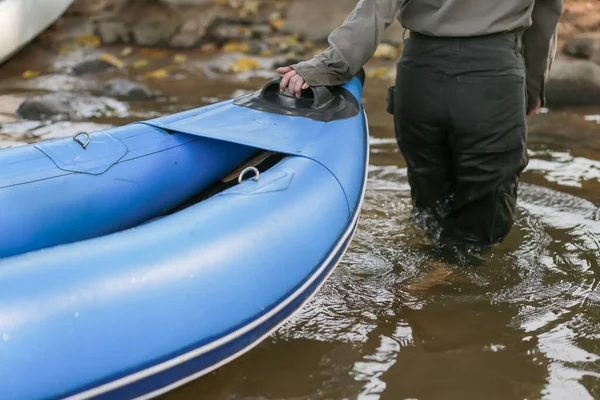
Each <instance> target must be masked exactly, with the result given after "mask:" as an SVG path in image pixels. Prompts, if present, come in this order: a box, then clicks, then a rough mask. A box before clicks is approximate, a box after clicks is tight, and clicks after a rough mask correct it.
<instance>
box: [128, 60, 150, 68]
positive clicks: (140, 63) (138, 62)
mask: <svg viewBox="0 0 600 400" xmlns="http://www.w3.org/2000/svg"><path fill="white" fill-rule="evenodd" d="M146 65H148V60H146V59H144V58H141V59H139V60H136V61H134V62H133V63H132V64H131V66H132V67H133V68H136V69H137V68H144V67H145V66H146Z"/></svg>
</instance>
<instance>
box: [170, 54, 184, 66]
mask: <svg viewBox="0 0 600 400" xmlns="http://www.w3.org/2000/svg"><path fill="white" fill-rule="evenodd" d="M186 61H187V56H186V55H185V54H175V55H174V56H173V62H176V63H178V64H181V63H184V62H186Z"/></svg>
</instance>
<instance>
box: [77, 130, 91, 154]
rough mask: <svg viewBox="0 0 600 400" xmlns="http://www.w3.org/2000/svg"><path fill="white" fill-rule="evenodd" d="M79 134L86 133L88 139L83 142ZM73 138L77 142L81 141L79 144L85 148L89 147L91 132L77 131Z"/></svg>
mask: <svg viewBox="0 0 600 400" xmlns="http://www.w3.org/2000/svg"><path fill="white" fill-rule="evenodd" d="M79 135H85V136H86V138H87V140H86V141H85V143H84V142H82V141H81V140H79V138H78V136H79ZM73 140H74V141H76V142H77V143H79V145H80V146H81V147H82V148H83V149H84V150H85V148H86V147H87V145H88V144H90V140H91V138H90V134H89V133H87V132H77V133H76V134H74V135H73Z"/></svg>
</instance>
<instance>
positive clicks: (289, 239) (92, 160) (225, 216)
mask: <svg viewBox="0 0 600 400" xmlns="http://www.w3.org/2000/svg"><path fill="white" fill-rule="evenodd" d="M361 91H362V82H361V80H360V79H359V78H354V79H353V80H352V81H351V82H349V83H347V84H345V85H342V86H340V87H332V88H317V89H311V90H310V91H308V92H307V93H305V95H303V97H302V98H300V99H297V98H295V97H291V96H288V95H286V94H280V93H279V90H278V82H277V81H274V82H271V83H269V84H267V85H266V86H265V87H264V88H263V89H261V90H259V91H257V92H255V93H251V94H249V95H246V96H243V97H240V98H237V99H235V100H229V101H225V102H221V103H218V104H214V105H211V106H207V107H202V108H198V109H195V110H191V111H186V112H183V113H179V114H175V115H170V116H166V117H161V118H157V119H153V120H148V121H143V122H137V123H133V124H130V125H126V126H123V127H119V128H115V129H109V130H106V131H101V132H95V133H89V134H88V133H81V134H79V135H76V136H75V137H73V138H64V139H56V140H52V141H48V142H42V143H38V144H33V145H26V146H22V147H17V148H12V149H6V150H2V151H0V226H2V230H1V232H0V235H1V238H0V239H1V240H0V246H1V252H2V257H3V258H1V259H0V376H2V379H0V393H2V396H1V397H2V399H3V400H11V399H58V398H61V399H64V398H67V399H89V398H110V399H131V398H143V399H145V398H152V397H155V396H158V395H160V394H162V393H165V392H167V391H169V390H172V389H174V388H176V387H178V386H180V385H183V384H185V383H187V382H190V381H191V380H193V379H196V378H198V377H200V376H202V375H204V374H206V373H208V372H210V371H212V370H214V369H216V368H218V367H219V366H221V365H224V364H225V363H228V362H230V361H232V360H233V359H235V358H236V357H239V356H240V355H241V354H243V353H244V352H246V351H248V350H249V349H250V348H252V347H253V346H255V345H256V344H258V343H259V342H260V341H261V340H263V339H264V338H266V337H267V336H268V335H269V334H270V333H271V332H273V331H274V330H276V329H277V328H278V327H279V326H281V325H282V324H283V323H284V322H285V321H287V320H288V319H289V318H290V317H291V316H292V315H293V314H294V313H295V312H296V311H298V310H299V309H300V308H301V307H302V305H303V304H304V303H305V302H306V301H308V300H309V299H310V298H311V296H313V295H314V294H315V293H316V291H317V290H318V289H319V287H320V286H321V285H322V284H323V283H324V282H325V280H326V279H327V277H328V276H329V274H331V272H332V271H333V269H334V268H335V266H336V265H337V263H338V262H339V261H340V259H341V257H342V255H343V254H344V252H345V250H346V248H347V247H348V245H349V243H350V241H351V238H352V235H353V233H354V231H355V229H356V226H357V222H358V219H359V214H360V208H361V202H362V198H363V195H364V192H365V185H366V177H367V165H368V154H369V151H368V129H367V121H366V114H365V112H364V109H363V107H362V105H361V101H360V94H361Z"/></svg>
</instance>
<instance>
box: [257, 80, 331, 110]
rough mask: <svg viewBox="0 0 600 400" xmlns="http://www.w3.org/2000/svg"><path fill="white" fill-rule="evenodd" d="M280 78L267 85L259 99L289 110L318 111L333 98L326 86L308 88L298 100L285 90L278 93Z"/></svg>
mask: <svg viewBox="0 0 600 400" xmlns="http://www.w3.org/2000/svg"><path fill="white" fill-rule="evenodd" d="M280 83H281V78H279V79H275V80H272V81H271V82H269V83H267V84H266V85H265V86H264V87H263V89H262V91H261V93H260V97H261V98H263V99H264V100H267V101H273V102H277V103H280V104H281V105H285V106H287V107H290V108H307V107H308V108H313V109H319V108H322V107H324V106H326V105H327V104H329V103H331V102H332V101H333V100H334V96H333V94H332V93H331V91H330V90H329V89H328V88H327V87H326V86H318V87H312V86H311V87H309V88H308V89H305V90H302V92H301V95H300V98H297V97H296V96H294V95H292V94H290V92H289V91H288V90H287V88H286V91H285V92H284V93H281V92H280V91H279V84H280Z"/></svg>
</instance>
